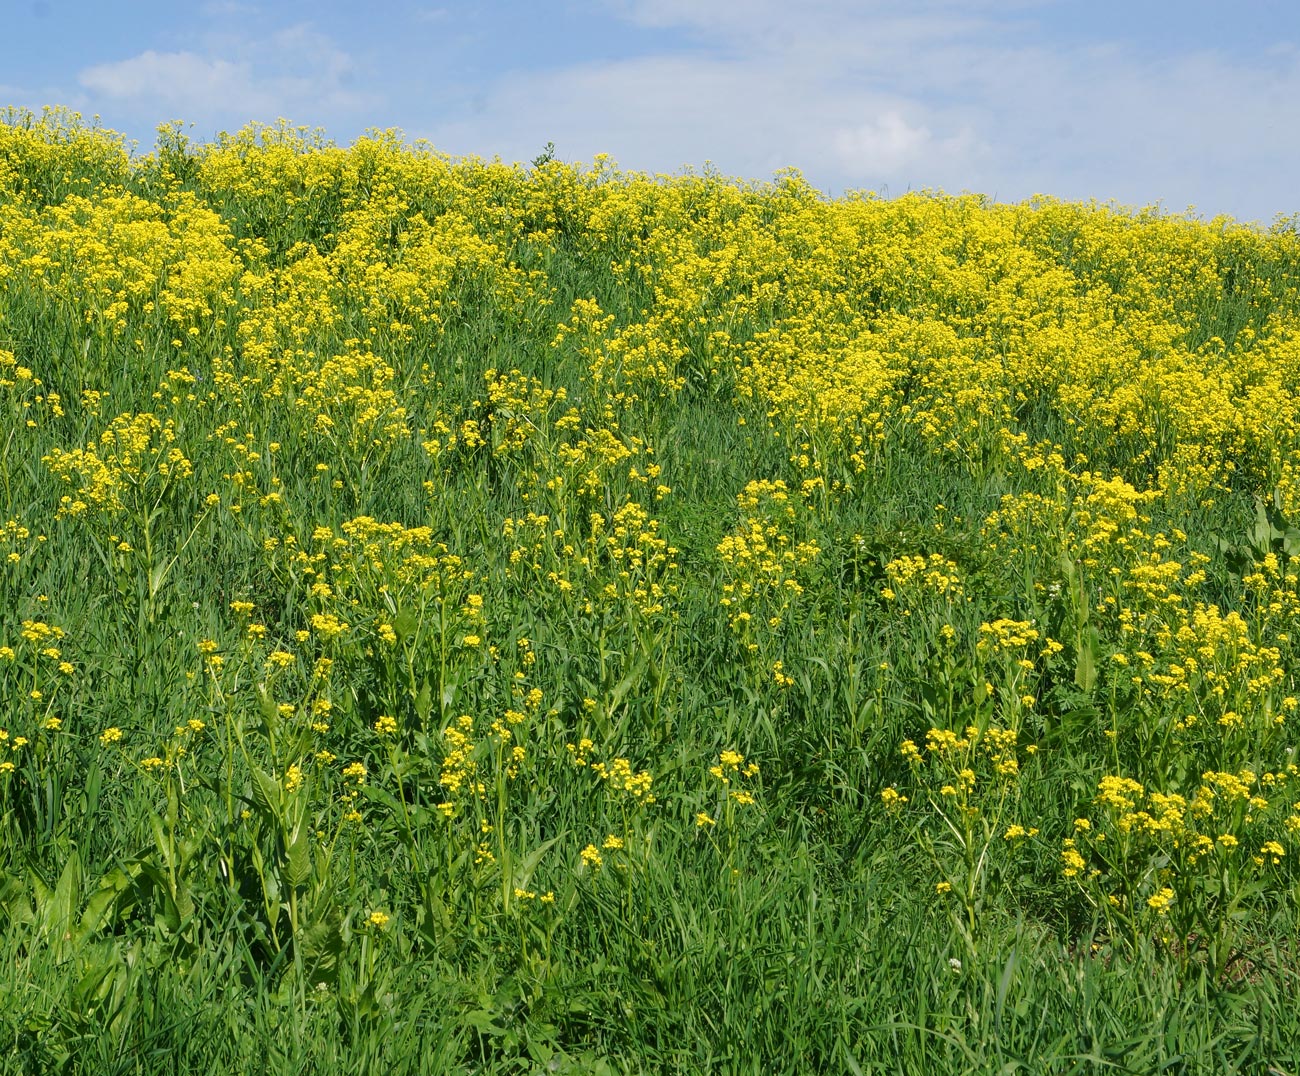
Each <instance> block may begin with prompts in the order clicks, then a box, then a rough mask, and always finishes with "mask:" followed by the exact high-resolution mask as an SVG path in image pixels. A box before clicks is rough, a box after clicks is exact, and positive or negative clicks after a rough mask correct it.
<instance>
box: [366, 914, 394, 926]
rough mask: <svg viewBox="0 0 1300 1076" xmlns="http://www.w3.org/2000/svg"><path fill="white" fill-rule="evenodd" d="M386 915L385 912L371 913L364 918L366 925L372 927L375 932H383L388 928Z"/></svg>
mask: <svg viewBox="0 0 1300 1076" xmlns="http://www.w3.org/2000/svg"><path fill="white" fill-rule="evenodd" d="M388 918H389V917H388V915H387V913H385V912H371V913H370V914H369V915H368V916H366V925H367V926H372V927H374V928H376V929H377V930H383V929H384V927H386V926H388Z"/></svg>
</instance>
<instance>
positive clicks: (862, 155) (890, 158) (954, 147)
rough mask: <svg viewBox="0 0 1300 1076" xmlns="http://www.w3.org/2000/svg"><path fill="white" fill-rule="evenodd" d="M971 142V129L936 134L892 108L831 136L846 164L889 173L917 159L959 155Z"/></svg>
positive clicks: (853, 169) (858, 171)
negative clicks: (913, 122) (956, 132)
mask: <svg viewBox="0 0 1300 1076" xmlns="http://www.w3.org/2000/svg"><path fill="white" fill-rule="evenodd" d="M972 142H973V139H972V137H971V135H970V132H969V131H962V132H960V133H958V134H956V135H953V136H951V137H949V138H943V139H938V138H935V137H934V135H933V134H932V133H931V131H930V128H929V127H926V126H925V125H924V124H919V125H917V126H912V125H911V124H909V123H908V122H907V120H905V119H904V118H903V117H902V116H901V115H900V114H899V113H898V112H896V111H893V110H892V109H891V110H889V111H887V112H885V113H883V114H881V115H880V116H878V117H876V118H875V119H872V120H868V121H867V122H866V123H862V124H858V125H857V126H855V127H841V128H839V129H838V130H836V131H834V132H833V133H832V136H831V144H832V146H833V147H834V149H835V153H836V155H837V156H838V157H839V159H840V161H841V162H842V164H843V166H844V168H845V169H846V170H847V171H848V172H850V173H852V174H855V175H863V176H872V175H875V176H888V175H890V174H892V173H897V172H898V171H899V170H900V169H903V168H907V167H909V166H913V165H916V164H917V163H918V162H922V161H926V160H933V159H936V158H941V157H950V156H958V157H960V156H963V155H964V154H965V153H966V152H967V151H968V150H969V149H970V146H971V144H972Z"/></svg>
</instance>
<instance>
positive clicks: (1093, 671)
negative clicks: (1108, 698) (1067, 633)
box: [1074, 626, 1101, 691]
mask: <svg viewBox="0 0 1300 1076" xmlns="http://www.w3.org/2000/svg"><path fill="white" fill-rule="evenodd" d="M1100 658H1101V639H1100V638H1099V637H1098V635H1097V629H1096V628H1094V627H1091V626H1089V627H1088V628H1085V629H1084V630H1083V632H1081V633H1080V639H1079V651H1078V653H1077V654H1076V655H1075V664H1074V683H1075V686H1076V687H1077V688H1078V689H1079V690H1080V691H1091V690H1092V689H1093V688H1094V687H1095V686H1096V685H1097V662H1098V660H1099V659H1100Z"/></svg>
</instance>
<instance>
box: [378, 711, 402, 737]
mask: <svg viewBox="0 0 1300 1076" xmlns="http://www.w3.org/2000/svg"><path fill="white" fill-rule="evenodd" d="M396 731H397V719H396V718H393V717H389V716H388V715H387V714H384V715H382V716H380V717H379V718H378V719H377V720H376V721H375V732H376V733H378V734H379V735H380V736H391V735H393V733H395V732H396Z"/></svg>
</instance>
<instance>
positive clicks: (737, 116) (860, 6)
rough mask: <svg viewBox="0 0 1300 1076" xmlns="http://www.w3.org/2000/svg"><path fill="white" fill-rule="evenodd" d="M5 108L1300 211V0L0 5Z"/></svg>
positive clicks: (142, 136)
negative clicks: (280, 122)
mask: <svg viewBox="0 0 1300 1076" xmlns="http://www.w3.org/2000/svg"><path fill="white" fill-rule="evenodd" d="M3 6H4V9H5V10H4V12H3V14H4V27H5V33H4V37H3V40H2V41H0V104H15V105H23V106H29V107H39V106H41V105H43V104H62V105H67V106H70V107H73V108H75V109H77V110H79V111H81V112H83V113H84V114H86V115H87V116H90V115H96V114H97V115H99V116H100V117H101V118H102V121H103V123H104V124H106V125H107V126H110V127H113V128H116V129H117V130H120V131H122V132H124V133H125V134H126V135H127V136H128V137H129V138H132V139H135V140H137V141H138V142H139V144H140V148H141V150H142V151H147V150H148V149H150V148H152V145H153V140H154V131H155V128H156V127H157V125H158V124H159V123H162V122H164V121H167V120H172V119H183V120H185V121H187V122H189V123H192V124H193V127H192V130H191V136H192V137H194V138H196V139H200V140H206V139H209V138H211V137H212V136H213V135H214V134H215V133H216V132H218V131H220V130H235V129H237V128H239V127H241V126H242V125H244V124H245V123H247V122H248V121H250V120H258V121H264V122H265V121H272V120H274V119H276V118H278V117H285V118H287V119H289V120H291V121H293V122H294V123H301V124H308V125H311V126H320V127H323V128H324V129H325V130H326V132H327V134H328V135H329V136H330V137H331V138H333V139H334V140H335V141H336V142H339V143H341V144H347V143H348V142H350V141H351V140H352V139H354V138H355V137H357V136H358V135H359V134H361V133H362V132H363V131H365V130H366V129H367V128H371V127H380V128H386V127H398V128H401V129H402V130H403V131H404V132H405V133H406V135H407V136H408V137H409V138H411V139H417V138H423V139H427V140H429V141H431V142H432V143H433V144H434V145H435V146H436V147H437V148H438V149H440V150H443V151H445V152H447V153H451V154H453V155H456V156H460V155H464V154H478V155H481V156H484V157H494V156H500V157H502V158H503V159H505V160H529V159H531V158H532V157H534V156H536V155H537V154H538V153H539V152H540V151H541V150H542V148H543V146H545V144H546V143H547V142H548V141H552V142H554V143H555V146H556V151H557V154H558V155H559V156H560V157H562V158H564V159H566V160H579V161H589V160H590V159H591V158H592V157H593V156H594V155H595V154H597V153H609V154H610V155H612V156H613V157H614V159H615V160H616V161H617V162H618V163H619V164H620V165H621V166H622V167H623V168H625V169H636V170H645V171H650V172H676V171H680V170H681V169H682V168H683V167H686V166H691V167H695V168H700V167H702V166H704V165H705V164H706V162H707V163H709V164H711V165H712V166H713V167H714V168H716V169H717V170H719V171H721V172H723V173H725V174H727V175H736V176H744V177H748V178H753V179H766V178H770V177H771V175H772V173H773V172H775V171H776V170H778V169H781V168H785V167H797V168H799V169H800V170H801V171H802V172H803V173H804V175H805V176H806V177H807V179H808V180H809V182H811V183H812V184H813V185H814V186H817V187H818V188H820V189H822V190H824V191H827V192H828V193H832V194H834V193H838V192H840V191H842V190H846V189H870V190H877V191H881V192H883V193H886V194H890V195H893V194H899V193H902V192H904V191H907V190H910V189H917V188H924V187H931V188H942V189H944V190H947V191H950V192H957V191H961V190H972V191H979V192H982V193H985V194H988V195H991V196H993V197H995V198H997V199H999V200H1003V201H1014V200H1019V199H1022V198H1026V197H1029V196H1030V195H1032V194H1035V193H1046V194H1052V195H1056V196H1058V197H1062V198H1071V199H1077V198H1096V199H1098V200H1100V201H1111V200H1114V201H1117V202H1120V203H1122V204H1125V205H1133V206H1143V205H1150V204H1154V203H1159V204H1160V205H1161V206H1162V207H1164V208H1165V209H1168V210H1172V211H1178V210H1182V209H1185V208H1187V207H1189V206H1194V207H1195V209H1196V211H1197V212H1199V213H1200V214H1202V215H1204V216H1207V217H1208V216H1213V215H1216V214H1219V213H1228V214H1232V215H1234V216H1237V217H1239V218H1242V219H1249V220H1259V221H1262V222H1264V223H1268V222H1270V221H1272V220H1273V219H1274V218H1275V217H1276V216H1277V215H1279V214H1284V215H1287V216H1290V215H1292V214H1296V213H1300V137H1298V135H1300V0H1238V2H1236V3H1232V4H1230V3H1229V2H1228V0H1216V2H1211V0H1179V2H1177V3H1174V2H1167V0H1154V2H1143V0H1129V2H1127V3H1121V2H1119V0H1082V2H1076V0H892V2H888V3H887V2H881V0H856V2H855V0H800V2H799V3H794V2H792V0H743V2H742V0H556V2H553V3H544V2H532V3H528V2H522V0H479V2H475V3H468V2H459V0H446V2H442V3H438V2H437V0H430V2H427V3H414V2H412V3H405V2H398V3H384V2H382V0H376V2H373V3H371V4H369V5H363V4H360V3H357V2H355V0H353V2H349V3H337V2H334V0H315V2H312V3H307V2H303V0H278V2H275V3H271V2H258V0H210V2H207V3H198V4H176V3H158V2H154V0H147V2H141V3H130V2H123V3H117V4H105V3H102V2H96V3H88V2H78V3H73V2H60V0H6V3H5V4H4V5H3Z"/></svg>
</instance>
